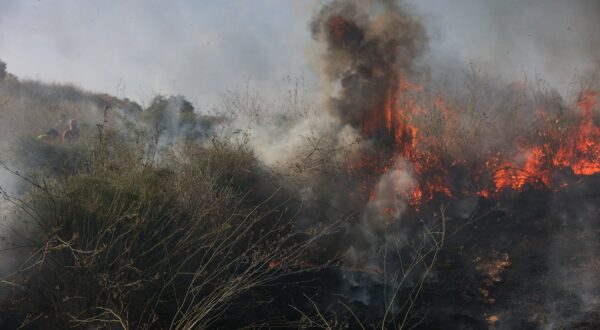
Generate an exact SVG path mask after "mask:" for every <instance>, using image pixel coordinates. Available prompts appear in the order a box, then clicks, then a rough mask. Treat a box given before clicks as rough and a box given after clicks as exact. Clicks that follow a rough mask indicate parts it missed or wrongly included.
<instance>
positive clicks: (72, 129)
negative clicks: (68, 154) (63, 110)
mask: <svg viewBox="0 0 600 330" xmlns="http://www.w3.org/2000/svg"><path fill="white" fill-rule="evenodd" d="M78 138H79V127H77V120H75V119H71V120H70V121H69V128H67V129H66V130H65V131H64V132H63V133H62V140H63V142H71V141H73V140H77V139H78Z"/></svg>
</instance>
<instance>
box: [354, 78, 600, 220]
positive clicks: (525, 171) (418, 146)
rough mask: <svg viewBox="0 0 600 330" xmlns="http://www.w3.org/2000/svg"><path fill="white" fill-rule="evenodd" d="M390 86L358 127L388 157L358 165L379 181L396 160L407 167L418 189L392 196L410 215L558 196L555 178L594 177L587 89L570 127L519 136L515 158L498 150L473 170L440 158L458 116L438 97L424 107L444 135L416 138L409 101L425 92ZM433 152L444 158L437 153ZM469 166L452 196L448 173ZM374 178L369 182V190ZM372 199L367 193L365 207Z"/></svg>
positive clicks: (599, 135) (598, 136) (596, 144)
mask: <svg viewBox="0 0 600 330" xmlns="http://www.w3.org/2000/svg"><path fill="white" fill-rule="evenodd" d="M394 86H396V87H395V88H393V89H390V90H388V91H387V92H386V93H385V100H384V101H383V102H382V105H381V106H380V107H376V108H374V109H370V110H369V111H365V116H364V119H363V125H362V133H363V135H364V136H365V137H367V138H370V139H380V140H381V141H387V142H385V143H387V144H388V145H389V143H391V145H392V147H391V148H390V147H385V148H383V149H384V150H385V149H386V148H387V149H389V150H388V151H382V152H379V153H378V154H375V155H373V154H370V155H368V157H369V161H368V162H364V164H363V165H365V166H362V169H363V170H366V171H370V173H372V174H378V175H379V176H381V175H382V174H385V173H387V171H388V169H389V168H391V167H393V164H394V160H393V159H394V158H395V157H401V158H402V159H403V160H404V161H407V162H409V163H411V164H412V165H413V167H414V172H415V173H414V174H415V175H416V176H417V184H416V185H414V187H412V188H411V189H410V191H408V190H407V189H400V190H399V191H395V192H393V193H396V194H397V195H398V196H397V198H398V199H402V200H404V201H407V202H408V203H409V204H410V205H412V206H413V207H414V208H415V209H416V210H418V209H419V205H420V204H422V203H423V202H426V201H428V200H433V199H434V198H436V196H446V197H452V196H461V195H475V196H479V197H481V198H491V197H493V196H495V195H497V194H500V193H503V192H505V191H520V190H523V189H526V188H527V189H538V188H552V189H556V190H557V189H562V188H564V187H566V186H567V184H566V183H565V182H562V181H557V179H555V178H556V177H557V175H556V174H557V173H559V172H561V173H564V172H567V173H570V174H571V175H573V176H587V175H594V174H597V173H600V128H599V127H598V126H596V125H595V123H594V109H595V108H596V105H597V95H596V93H595V92H594V91H591V90H587V91H584V92H583V93H582V94H581V96H580V98H579V100H578V102H577V103H576V106H575V108H576V109H577V110H578V111H577V112H575V114H574V116H575V117H576V118H575V119H574V120H572V121H573V122H575V123H576V124H574V125H572V126H571V127H569V128H568V129H562V130H560V128H559V129H555V128H552V127H551V126H549V128H547V129H546V130H545V131H539V132H537V135H536V136H535V137H531V136H523V137H522V138H521V140H520V141H519V142H518V143H517V147H516V148H515V150H514V151H510V150H504V151H498V152H495V153H492V154H490V155H489V156H487V157H480V159H481V165H476V164H475V165H474V166H473V164H471V163H472V162H473V161H470V162H467V161H466V159H465V158H464V157H463V155H460V154H449V155H447V154H444V152H443V146H444V145H445V144H451V143H453V141H452V140H451V139H452V138H453V136H451V135H450V136H445V134H450V132H451V131H452V130H454V126H455V125H456V122H458V120H459V118H460V114H459V113H457V112H456V111H455V110H454V109H453V108H452V107H449V106H447V105H446V104H445V103H444V101H443V98H442V97H441V96H438V97H436V98H435V99H434V100H433V101H432V104H431V105H430V108H433V109H434V111H438V112H439V113H440V116H441V120H442V122H443V124H444V125H445V128H443V129H442V130H441V131H439V132H438V133H439V134H438V135H437V136H436V135H435V134H433V135H430V136H427V135H425V134H422V133H421V129H422V127H423V126H422V125H419V123H418V122H417V121H416V119H417V118H418V117H419V116H422V115H423V112H424V110H423V109H424V108H423V105H421V104H419V102H417V101H416V100H415V98H416V97H418V95H419V93H421V92H422V91H423V88H422V87H421V86H419V85H417V84H413V83H409V82H407V81H406V79H404V78H399V79H398V81H397V82H396V83H395V84H394ZM538 116H539V117H540V120H541V121H550V119H549V118H548V116H546V114H545V113H544V112H543V111H541V112H540V113H539V114H538ZM552 124H554V126H557V124H560V122H559V121H558V120H556V121H555V122H553V123H552ZM427 128H428V127H425V129H427ZM434 133H436V132H434ZM445 140H446V141H445ZM390 141H391V142H390ZM475 142H477V141H475ZM436 148H439V149H440V150H442V152H436ZM448 156H449V157H448ZM390 165H391V166H390ZM467 165H470V166H472V167H473V168H477V169H478V170H473V172H472V175H471V180H472V182H473V187H472V188H470V189H459V190H457V189H455V188H454V187H452V186H451V185H450V184H449V181H450V180H449V178H448V172H449V168H450V167H467ZM376 177H377V175H375V176H374V177H371V180H372V181H373V183H372V184H371V187H373V186H374V182H375V181H374V180H376ZM371 189H373V188H371ZM374 196H375V194H374V192H373V191H371V192H370V200H372V199H373V198H374Z"/></svg>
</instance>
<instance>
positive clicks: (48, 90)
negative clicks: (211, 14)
mask: <svg viewBox="0 0 600 330" xmlns="http://www.w3.org/2000/svg"><path fill="white" fill-rule="evenodd" d="M310 31H311V33H312V37H313V39H314V45H315V48H316V50H315V52H314V54H313V55H314V58H313V60H314V65H315V69H316V71H317V73H318V74H319V75H320V76H321V78H322V84H323V86H321V87H322V88H321V90H322V91H323V95H321V96H322V98H323V102H322V103H320V104H318V105H317V106H305V105H301V104H299V103H298V98H297V95H298V89H297V88H298V85H296V90H294V91H293V93H290V95H294V97H293V99H288V100H287V102H288V103H287V104H286V105H285V106H284V107H282V108H285V109H287V110H286V111H285V112H283V113H275V114H273V113H269V112H264V113H263V112H261V109H262V107H261V106H260V105H259V104H258V101H257V98H254V97H252V96H250V95H249V94H244V95H242V94H235V93H231V94H225V96H224V105H223V107H222V108H223V109H220V110H222V111H219V112H218V113H213V114H203V115H201V114H200V112H199V111H197V110H196V109H194V107H193V105H192V104H191V103H190V102H188V101H187V100H185V98H183V97H181V96H157V97H155V98H154V99H153V100H152V102H150V104H149V105H148V106H146V107H144V108H143V107H141V106H140V105H137V104H136V103H135V102H132V101H130V100H127V99H124V100H122V99H118V98H114V97H111V96H108V95H98V94H93V93H89V92H85V91H82V90H79V89H78V88H75V87H72V86H62V85H45V84H41V83H37V82H33V81H20V80H19V79H18V78H17V77H15V76H13V75H11V74H8V73H6V72H5V71H6V70H5V65H4V63H2V62H0V69H1V70H0V111H1V112H0V116H2V118H3V121H2V122H0V129H1V130H0V139H1V140H0V141H1V142H2V143H1V144H0V150H1V151H3V154H5V155H7V156H3V158H0V161H2V162H1V163H0V165H1V166H2V168H1V170H2V171H0V188H1V189H0V192H1V193H2V194H3V196H4V202H3V204H0V216H2V217H3V218H4V222H5V226H4V227H6V228H8V229H6V230H5V231H3V232H2V236H3V244H4V245H3V246H2V247H3V248H5V250H6V251H9V252H8V255H7V257H4V258H5V259H2V261H3V263H2V264H5V265H6V266H3V267H2V268H0V270H1V271H2V274H1V275H2V276H3V277H2V284H3V286H1V287H0V288H2V295H3V296H2V297H3V300H2V305H1V306H0V308H1V309H0V325H2V326H5V327H18V326H22V327H32V328H48V327H55V328H64V327H65V326H68V327H73V328H90V327H94V328H111V329H113V328H115V329H121V328H122V329H129V328H136V329H137V328H148V329H159V328H176V329H192V328H241V327H248V328H257V327H275V328H277V327H295V328H311V329H312V328H326V329H333V328H363V329H365V328H381V329H386V328H398V329H405V328H417V329H486V328H487V329H506V328H579V329H594V328H597V327H598V326H599V325H600V301H599V300H598V298H597V297H598V296H600V285H598V283H600V269H599V268H598V265H599V264H600V261H599V259H598V256H597V255H596V254H597V251H598V247H599V245H598V244H599V243H598V242H600V240H599V239H600V236H598V233H600V223H599V222H598V219H600V213H599V212H600V210H599V209H598V205H599V203H600V189H598V184H600V124H599V123H600V109H599V107H598V104H597V98H598V95H597V91H598V90H599V89H598V82H597V81H596V80H594V79H585V84H582V85H581V87H580V88H578V89H577V90H576V91H574V92H572V95H562V94H560V93H558V92H556V91H554V90H553V89H551V88H549V87H548V86H547V85H544V84H543V83H541V82H539V81H537V82H535V83H532V82H530V81H519V82H516V83H512V84H503V83H501V82H497V81H493V80H492V81H488V80H486V79H485V77H484V75H483V74H482V73H481V71H479V69H478V68H477V67H475V66H472V67H470V70H469V71H467V72H466V83H464V88H462V87H459V88H455V89H450V88H445V87H446V86H444V85H440V84H438V83H437V82H436V81H434V79H432V75H431V72H430V71H429V69H428V68H427V66H426V65H424V64H418V63H420V62H419V59H420V57H421V56H422V55H423V54H424V53H425V52H426V51H427V44H428V38H427V34H426V31H425V28H424V26H423V25H422V23H421V22H420V21H419V19H418V18H417V16H415V15H412V14H411V13H410V12H409V11H407V9H406V8H404V7H403V6H401V5H400V4H398V3H397V2H396V1H391V0H372V1H371V0H370V1H358V0H350V1H341V0H333V1H329V2H327V3H326V4H324V5H323V6H322V7H320V8H319V10H318V11H317V12H315V14H314V17H313V19H312V21H311V22H310ZM456 80H459V78H456ZM461 86H462V85H461ZM59 114H65V115H64V117H65V118H73V119H72V121H70V124H69V125H68V128H67V129H66V130H64V133H63V134H62V135H63V136H62V137H63V139H62V140H64V141H62V140H61V139H60V138H56V136H58V133H57V134H49V133H48V134H47V135H48V136H49V135H52V137H48V138H46V137H45V138H42V139H39V138H38V139H35V138H33V137H35V136H37V135H38V134H39V133H43V132H46V131H47V129H48V125H51V123H53V122H54V120H55V119H56V118H57V117H58V116H59ZM61 119H62V116H61ZM248 123H249V124H248ZM63 124H64V123H63ZM307 127H308V128H307ZM61 130H62V129H61ZM55 131H56V130H55ZM7 132H9V133H7ZM48 132H50V131H48ZM298 136H300V137H301V138H298ZM264 141H269V142H264ZM4 157H5V158H4ZM15 251H16V252H15ZM5 315H6V316H5Z"/></svg>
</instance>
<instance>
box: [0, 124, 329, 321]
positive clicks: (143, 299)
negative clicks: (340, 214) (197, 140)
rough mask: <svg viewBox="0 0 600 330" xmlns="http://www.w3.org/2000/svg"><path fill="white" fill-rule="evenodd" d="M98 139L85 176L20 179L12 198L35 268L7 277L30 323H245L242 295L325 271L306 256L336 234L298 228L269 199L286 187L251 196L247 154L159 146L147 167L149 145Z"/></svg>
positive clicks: (221, 147) (224, 147)
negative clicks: (21, 186) (23, 186)
mask: <svg viewBox="0 0 600 330" xmlns="http://www.w3.org/2000/svg"><path fill="white" fill-rule="evenodd" d="M100 133H101V134H100V135H99V136H100V137H101V139H99V141H98V143H97V145H96V146H95V147H94V149H93V150H92V152H91V153H90V154H89V155H85V156H82V157H83V158H85V159H87V162H88V163H89V166H87V167H86V168H84V169H78V170H77V171H74V172H71V173H69V174H65V173H61V174H58V175H56V176H55V177H44V180H40V179H36V178H34V177H28V176H24V175H23V174H18V173H15V174H16V175H20V176H21V177H22V178H23V179H24V180H26V181H28V182H29V184H30V185H31V189H30V191H29V193H28V194H27V195H25V196H22V197H18V198H17V197H14V196H10V195H8V194H4V196H5V198H6V199H7V200H8V201H9V202H11V203H12V204H13V206H14V207H15V208H16V209H17V210H18V212H17V214H18V216H17V219H19V221H28V222H29V223H31V228H33V229H30V230H29V231H28V232H26V233H22V234H23V236H24V237H27V241H28V244H27V245H26V249H28V251H30V252H31V253H30V254H29V255H28V258H27V260H26V261H25V262H23V263H22V265H21V266H20V267H19V268H18V270H17V271H15V272H14V273H13V274H11V275H9V276H6V277H5V278H4V279H3V283H4V285H5V286H7V285H8V286H10V287H11V288H12V289H11V291H12V292H11V294H12V298H13V300H12V302H13V303H15V304H16V305H14V306H12V310H13V311H15V312H16V313H17V314H19V315H20V316H22V317H25V322H24V323H25V324H30V325H33V326H38V327H42V328H47V327H65V326H70V327H76V328H88V327H106V328H123V329H127V328H174V329H189V328H206V327H210V326H215V325H216V324H219V323H223V322H234V324H238V325H243V324H244V321H245V320H244V319H243V317H242V316H240V315H238V313H239V312H240V310H238V309H237V308H239V304H240V301H239V300H240V299H241V297H243V296H244V295H247V294H250V293H251V292H252V290H254V289H256V288H259V287H261V286H264V285H267V284H269V283H273V282H274V281H276V280H279V279H281V278H282V277H283V276H287V275H290V274H295V273H298V272H303V271H307V270H311V269H314V268H318V266H315V265H311V264H307V263H306V260H307V258H308V257H307V254H308V252H309V249H310V247H311V246H312V245H313V244H314V243H315V241H317V240H319V239H320V238H322V237H323V236H325V235H327V233H329V232H330V231H331V227H328V228H310V229H305V230H303V231H299V230H298V229H297V228H296V227H295V223H294V215H295V214H294V213H293V212H291V211H288V210H287V209H286V205H285V203H283V204H280V203H279V202H277V203H273V202H272V201H273V200H275V199H276V198H275V197H276V195H277V194H278V192H277V191H273V192H272V194H271V195H270V196H269V197H267V198H266V199H264V200H262V201H261V202H260V203H255V201H253V200H251V199H250V197H249V194H251V191H250V189H251V185H250V184H251V183H252V182H255V181H254V180H255V179H253V176H254V175H255V173H256V168H255V166H256V163H255V158H254V157H253V155H252V154H251V152H249V150H248V149H247V148H246V147H244V146H240V145H237V146H236V145H231V144H228V143H224V142H218V141H216V140H215V141H213V143H212V145H209V146H200V145H198V144H194V143H188V144H183V146H182V147H181V148H180V149H178V150H179V151H175V148H172V149H170V150H171V152H166V149H156V148H155V149H154V150H155V152H157V153H160V155H159V156H158V157H152V159H153V160H154V161H152V162H147V161H144V159H148V158H144V157H140V155H143V153H144V149H145V148H144V147H143V146H141V147H139V148H138V150H133V151H132V150H131V148H127V147H126V145H124V143H123V141H121V140H120V139H119V136H118V134H111V133H110V132H108V131H105V130H104V129H103V128H102V127H100ZM140 148H141V149H143V150H139V149H140ZM157 150H159V151H157ZM277 198H279V197H277ZM274 204H275V205H274ZM9 239H10V237H9ZM9 301H10V300H9ZM235 322H239V323H235Z"/></svg>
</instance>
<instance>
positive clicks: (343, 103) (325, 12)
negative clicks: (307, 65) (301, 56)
mask: <svg viewBox="0 0 600 330" xmlns="http://www.w3.org/2000/svg"><path fill="white" fill-rule="evenodd" d="M311 31H312V35H313V38H314V39H315V40H316V41H317V42H319V43H320V44H321V45H322V47H323V50H322V51H321V52H322V54H319V55H318V60H317V61H316V68H317V71H318V72H320V73H321V74H322V75H323V77H324V81H325V82H326V83H328V84H329V85H330V86H333V85H336V84H339V86H340V90H339V91H338V92H337V93H335V94H334V95H331V96H330V99H329V103H330V104H329V107H330V109H329V110H330V111H331V112H332V113H333V114H334V115H335V116H337V117H338V118H340V120H341V121H342V122H343V123H344V124H349V125H351V126H352V127H354V128H360V126H361V124H362V123H363V122H364V121H365V117H366V116H371V115H372V111H373V110H374V109H383V108H384V107H385V104H384V103H385V100H386V99H387V94H388V93H393V91H395V90H396V89H397V88H398V84H399V83H400V79H399V78H400V75H401V74H406V73H407V72H409V71H410V70H411V66H412V65H413V61H414V60H415V58H416V57H417V56H418V55H420V54H421V53H422V52H423V49H424V47H425V43H426V37H425V29H424V27H423V26H422V25H421V24H420V23H419V22H418V21H417V20H415V19H414V18H413V17H411V16H409V15H408V14H407V13H405V12H404V11H403V10H402V9H401V8H400V7H399V6H398V5H397V4H396V3H395V2H393V1H333V2H332V3H330V4H328V5H325V6H324V7H323V8H322V9H321V10H320V12H319V13H318V14H317V15H316V16H315V17H314V18H313V21H312V24H311Z"/></svg>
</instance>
